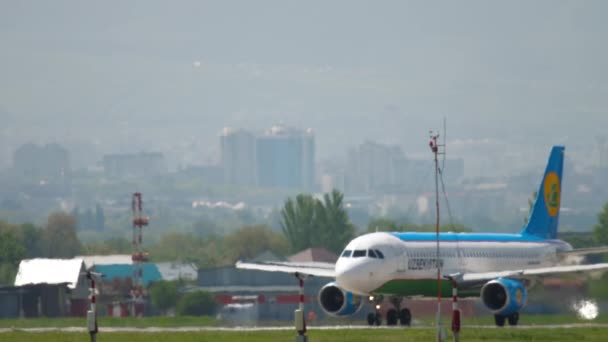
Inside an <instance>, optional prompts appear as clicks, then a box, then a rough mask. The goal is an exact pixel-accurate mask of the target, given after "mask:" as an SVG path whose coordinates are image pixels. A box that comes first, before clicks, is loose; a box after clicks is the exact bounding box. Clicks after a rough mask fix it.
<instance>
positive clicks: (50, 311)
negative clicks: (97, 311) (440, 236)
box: [15, 258, 89, 317]
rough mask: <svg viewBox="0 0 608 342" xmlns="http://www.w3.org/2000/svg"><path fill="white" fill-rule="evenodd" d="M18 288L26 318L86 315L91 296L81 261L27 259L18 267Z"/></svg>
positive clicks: (16, 281) (16, 282)
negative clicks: (83, 313) (83, 312)
mask: <svg viewBox="0 0 608 342" xmlns="http://www.w3.org/2000/svg"><path fill="white" fill-rule="evenodd" d="M15 287H16V288H19V289H21V290H22V291H20V293H21V294H22V295H21V298H20V302H21V305H20V307H21V308H22V310H23V314H24V315H25V316H26V317H37V316H45V317H61V316H66V315H68V314H72V315H80V314H82V311H83V310H84V311H86V302H87V297H88V294H89V291H88V283H87V281H86V276H85V267H84V262H83V260H82V259H45V258H38V259H26V260H22V261H21V263H19V271H18V272H17V276H16V277H15Z"/></svg>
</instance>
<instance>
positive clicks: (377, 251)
mask: <svg viewBox="0 0 608 342" xmlns="http://www.w3.org/2000/svg"><path fill="white" fill-rule="evenodd" d="M376 254H377V255H378V258H380V259H384V254H382V252H380V250H379V249H376Z"/></svg>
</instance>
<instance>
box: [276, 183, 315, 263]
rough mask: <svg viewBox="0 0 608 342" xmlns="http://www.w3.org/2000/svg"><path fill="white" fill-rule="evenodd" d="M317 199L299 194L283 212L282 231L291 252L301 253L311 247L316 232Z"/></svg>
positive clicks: (288, 201)
mask: <svg viewBox="0 0 608 342" xmlns="http://www.w3.org/2000/svg"><path fill="white" fill-rule="evenodd" d="M315 223H316V222H315V199H314V198H313V197H312V196H311V195H305V194H299V195H297V196H296V200H295V201H294V200H292V199H291V197H290V198H288V199H287V201H286V202H285V206H284V207H283V209H282V210H281V229H282V230H283V234H285V237H286V238H287V241H289V246H290V248H291V252H299V251H301V250H303V249H306V248H308V247H311V238H312V237H313V236H314V235H315V234H316V233H317V231H316V230H315Z"/></svg>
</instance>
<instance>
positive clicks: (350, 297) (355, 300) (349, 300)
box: [318, 282, 363, 316]
mask: <svg viewBox="0 0 608 342" xmlns="http://www.w3.org/2000/svg"><path fill="white" fill-rule="evenodd" d="M318 299H319V304H321V308H323V311H325V312H326V313H327V314H328V315H332V316H348V315H353V314H355V313H356V312H357V311H359V309H360V308H361V306H362V304H363V300H362V298H361V296H358V295H355V294H353V293H351V292H347V291H344V290H342V289H341V288H340V287H338V285H337V284H336V283H335V282H331V283H329V284H326V285H325V286H323V287H322V288H321V290H320V291H319V298H318Z"/></svg>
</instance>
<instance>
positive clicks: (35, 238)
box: [19, 223, 45, 259]
mask: <svg viewBox="0 0 608 342" xmlns="http://www.w3.org/2000/svg"><path fill="white" fill-rule="evenodd" d="M43 239H44V232H43V230H42V229H40V228H39V227H36V226H34V225H33V224H29V223H25V224H22V225H21V227H20V229H19V240H20V241H21V243H22V245H23V247H24V248H25V253H26V256H25V257H26V258H29V259H31V258H39V257H43V256H45V253H44V245H43V243H44V240H43Z"/></svg>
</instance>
